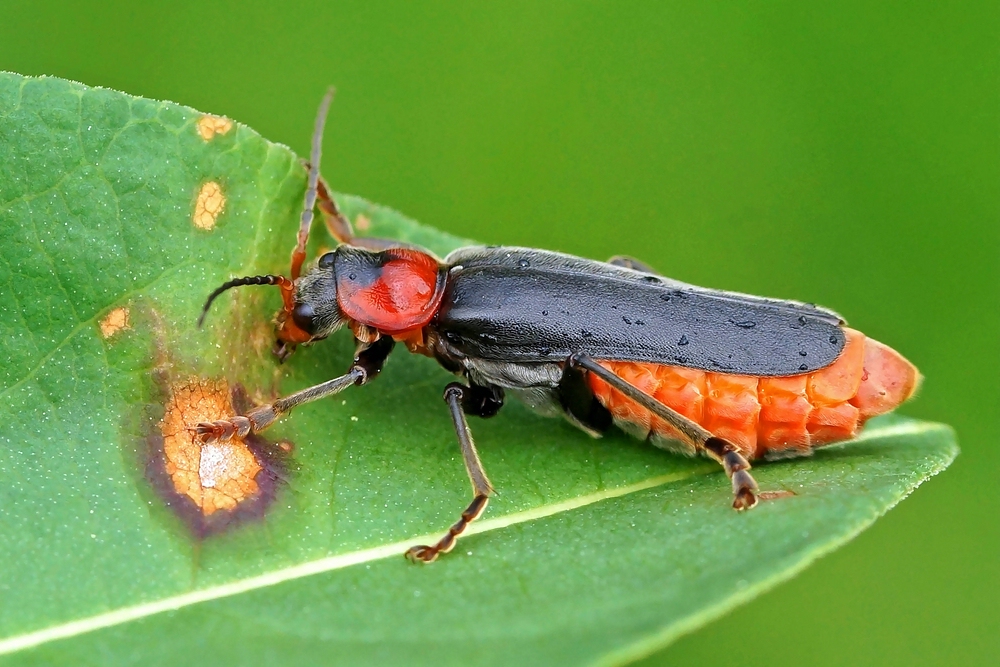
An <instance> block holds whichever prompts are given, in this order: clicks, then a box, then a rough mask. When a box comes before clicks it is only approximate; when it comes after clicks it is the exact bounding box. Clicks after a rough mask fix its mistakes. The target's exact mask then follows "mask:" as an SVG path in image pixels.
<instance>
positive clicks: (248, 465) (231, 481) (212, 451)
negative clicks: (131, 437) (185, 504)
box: [159, 377, 261, 516]
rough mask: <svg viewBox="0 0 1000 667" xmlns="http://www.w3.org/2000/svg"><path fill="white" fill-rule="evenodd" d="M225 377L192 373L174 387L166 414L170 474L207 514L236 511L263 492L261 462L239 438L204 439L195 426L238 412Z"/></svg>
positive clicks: (163, 423) (163, 426)
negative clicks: (259, 479)
mask: <svg viewBox="0 0 1000 667" xmlns="http://www.w3.org/2000/svg"><path fill="white" fill-rule="evenodd" d="M230 397H231V391H230V388H229V383H227V382H226V381H225V380H202V379H199V378H196V377H192V378H187V379H186V380H183V381H181V382H179V383H176V384H174V385H173V386H171V387H170V395H169V397H168V398H167V401H166V404H165V406H164V407H165V412H164V415H163V419H162V420H161V421H160V424H159V428H160V432H161V433H162V434H163V454H164V459H165V468H166V473H167V475H169V477H170V481H171V484H172V485H173V487H174V489H175V490H176V492H177V493H178V494H180V495H183V496H187V497H188V498H190V499H191V500H192V501H193V502H194V504H195V505H196V506H197V507H198V509H199V510H200V511H201V513H202V514H203V515H205V516H208V515H210V514H212V513H213V512H216V511H218V510H229V511H232V510H233V509H235V508H236V506H237V505H238V504H240V503H241V502H244V501H246V500H248V499H250V498H252V497H253V496H255V495H256V494H257V492H258V486H257V481H256V477H257V473H259V472H260V471H261V464H260V462H259V461H258V460H257V457H256V456H255V455H254V453H253V452H252V451H251V450H250V448H249V447H247V444H246V442H244V441H243V440H242V439H240V438H235V437H234V438H233V439H231V440H229V441H226V442H214V443H210V444H203V443H201V442H200V441H199V440H198V439H197V438H196V437H195V433H194V431H192V430H191V428H190V427H192V426H194V425H195V424H197V423H198V422H210V421H215V420H218V419H228V418H229V417H232V416H234V415H235V414H236V411H235V410H234V409H233V404H232V400H231V398H230Z"/></svg>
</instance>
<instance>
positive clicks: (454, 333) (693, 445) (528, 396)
mask: <svg viewBox="0 0 1000 667" xmlns="http://www.w3.org/2000/svg"><path fill="white" fill-rule="evenodd" d="M331 99H332V89H331V91H330V92H329V93H328V94H327V95H326V97H325V98H324V99H323V103H322V104H321V105H320V109H319V113H318V115H317V119H316V127H315V132H314V134H313V141H312V153H311V159H310V167H309V182H308V188H307V191H306V196H305V208H304V209H303V211H302V219H301V225H300V229H299V234H298V239H297V243H296V246H295V249H294V250H293V252H292V266H291V277H290V278H286V277H284V276H274V275H267V276H249V277H245V278H237V279H235V280H231V281H229V282H227V283H225V284H223V285H222V286H220V287H219V288H218V289H216V290H215V291H214V292H212V294H211V295H210V296H209V297H208V300H207V301H206V303H205V307H204V310H203V312H202V318H204V316H205V313H207V311H208V309H209V307H210V306H211V304H212V301H213V300H214V299H215V298H216V297H217V296H219V294H221V293H222V292H224V291H226V290H228V289H230V288H232V287H238V286H243V285H276V286H278V287H279V288H280V289H281V294H282V299H283V308H282V310H281V311H280V312H279V313H278V318H277V319H278V331H277V343H276V344H275V353H276V354H277V355H278V356H279V357H280V358H281V359H285V358H286V357H287V356H288V355H289V354H291V352H292V351H293V350H294V348H295V346H296V345H299V344H310V343H313V342H316V341H318V340H322V339H323V338H326V337H327V336H329V335H330V334H331V333H333V332H334V331H336V330H337V329H339V328H341V327H342V326H345V325H346V326H347V327H349V328H350V330H351V332H352V333H353V334H354V337H355V340H356V342H357V350H358V351H357V354H356V355H355V357H354V362H353V364H352V365H351V366H350V368H349V369H348V371H347V372H346V373H345V374H344V375H342V376H340V377H337V378H334V379H332V380H329V381H327V382H324V383H322V384H319V385H316V386H314V387H310V388H308V389H303V390H302V391H298V392H295V393H294V394H291V395H289V396H285V397H283V398H279V399H277V400H275V401H274V402H273V403H271V404H269V405H264V406H261V407H258V408H256V409H254V410H251V411H250V412H248V413H247V414H246V415H244V416H237V417H234V418H232V419H228V420H221V421H216V422H212V423H202V424H198V425H197V427H196V429H197V431H198V433H199V434H200V436H201V437H202V438H203V439H205V440H211V439H220V438H230V437H232V436H233V435H240V436H245V435H247V434H248V433H250V432H258V431H261V430H263V429H265V428H267V427H268V426H270V425H271V424H272V423H273V422H274V421H275V420H276V419H277V418H278V417H279V416H281V415H283V414H285V413H287V412H289V411H290V410H291V409H292V408H294V407H296V406H298V405H301V404H303V403H307V402H310V401H314V400H316V399H319V398H323V397H326V396H330V395H333V394H336V393H338V392H340V391H343V390H344V389H346V388H347V387H349V386H351V385H363V384H365V383H367V382H369V381H370V380H372V379H373V378H374V377H375V376H376V375H378V373H379V371H380V370H381V369H382V365H383V364H384V362H385V360H386V358H387V357H388V356H389V353H390V352H391V351H392V349H393V347H394V345H395V344H396V343H397V342H401V343H404V344H405V345H406V347H407V348H408V349H409V350H410V351H411V352H416V353H419V354H424V355H427V356H429V357H432V358H434V359H436V360H437V361H438V362H439V363H440V364H441V365H442V366H443V367H444V368H446V369H447V370H449V371H451V372H453V373H455V374H456V375H458V376H459V377H460V378H461V379H462V380H463V381H462V382H452V383H450V384H448V386H447V387H446V388H445V390H444V400H445V402H446V404H447V406H448V410H449V412H450V414H451V419H452V422H453V424H454V427H455V433H456V435H457V437H458V442H459V446H460V448H461V452H462V458H463V460H464V462H465V467H466V470H467V471H468V473H469V478H470V480H471V481H472V490H473V500H472V502H471V503H470V504H469V506H468V507H467V508H466V510H465V511H464V512H462V515H461V518H460V519H459V521H458V522H457V523H455V524H454V525H453V526H452V527H451V528H450V529H449V530H448V532H447V533H446V534H445V535H444V537H442V538H441V540H440V541H438V542H437V544H434V545H430V546H426V545H421V546H416V547H413V548H412V549H410V550H409V551H407V553H406V555H407V557H409V558H410V559H412V560H419V561H423V562H431V561H433V560H434V559H435V558H437V557H438V555H439V554H441V553H445V552H448V551H450V550H451V549H452V547H454V545H455V541H456V539H457V537H458V536H459V535H460V534H461V533H462V532H463V531H464V530H465V528H466V527H467V526H468V525H469V523H470V522H472V521H474V520H475V519H476V518H477V517H479V516H480V515H481V514H482V513H483V511H484V510H485V509H486V504H487V502H488V500H489V496H490V494H491V493H492V491H493V487H492V486H491V484H490V481H489V479H488V478H487V476H486V471H485V470H484V469H483V466H482V463H481V462H480V460H479V456H478V454H477V453H476V447H475V444H474V442H473V439H472V433H471V431H470V430H469V425H468V423H467V421H466V418H465V417H466V415H467V414H472V415H476V416H478V417H492V416H493V415H495V414H497V412H498V411H499V410H500V408H501V407H502V406H503V402H504V396H505V393H506V392H513V393H515V394H517V395H519V396H520V397H521V398H523V399H524V400H525V402H526V403H527V404H528V405H530V406H532V407H534V408H536V409H539V410H540V411H542V412H552V411H559V412H561V413H562V414H564V415H565V416H566V417H567V418H569V420H570V421H571V422H573V423H574V424H576V425H577V426H579V427H580V428H582V429H583V430H585V431H587V432H588V433H590V434H592V435H599V434H601V433H603V432H604V431H606V430H607V429H608V428H609V427H610V426H611V425H612V424H617V425H618V426H620V427H622V428H623V429H624V430H626V431H629V432H631V433H633V434H635V435H637V436H639V437H641V438H644V439H648V440H650V441H651V442H652V443H653V444H655V445H658V446H662V447H665V448H667V449H672V450H677V451H681V452H683V453H685V454H689V455H694V454H699V453H700V454H705V455H707V456H710V457H711V458H713V459H715V460H716V461H718V462H719V463H720V464H721V465H722V467H723V469H724V470H725V472H726V474H727V475H728V476H729V478H730V479H731V481H732V487H733V507H734V508H735V509H738V510H745V509H749V508H751V507H753V506H754V505H755V504H756V503H757V493H758V489H757V483H756V482H755V481H754V479H753V477H752V476H751V474H750V463H749V460H752V459H757V458H762V457H781V456H789V455H803V454H808V453H810V452H811V451H812V448H813V447H816V446H819V445H824V444H828V443H831V442H836V441H839V440H844V439H847V438H850V437H852V436H854V435H855V434H856V433H857V432H858V430H859V429H860V427H861V426H862V425H863V424H864V422H865V421H866V420H867V419H868V418H870V417H872V416H875V415H878V414H882V413H884V412H888V411H890V410H892V409H893V408H895V407H896V406H897V405H899V404H900V403H902V402H903V401H905V400H906V399H907V398H909V397H910V396H911V395H912V394H913V392H914V391H915V389H916V387H917V385H918V384H919V381H920V375H919V373H918V372H917V370H916V368H915V367H914V366H913V365H912V364H911V363H910V362H908V361H907V360H906V359H904V358H903V357H902V356H901V355H900V354H898V353H897V352H895V351H894V350H892V349H891V348H889V347H887V346H885V345H883V344H881V343H879V342H877V341H874V340H872V339H870V338H866V337H865V336H864V335H863V334H861V333H859V332H857V331H854V330H853V329H849V328H847V327H846V326H845V322H844V320H843V319H842V318H841V317H840V316H839V315H837V314H836V313H834V312H832V311H830V310H826V309H824V308H819V307H816V306H812V305H807V304H803V303H798V302H793V301H779V300H774V299H765V298H761V297H755V296H748V295H745V294H737V293H733V292H722V291H718V290H711V289H705V288H701V287H695V286H693V285H687V284H684V283H681V282H677V281H675V280H671V279H669V278H665V277H663V276H659V275H656V274H655V273H654V272H653V271H652V270H650V269H649V268H648V267H647V266H645V265H644V264H642V263H641V262H639V261H637V260H634V259H630V258H626V257H616V258H612V259H611V260H610V261H609V262H606V263H605V262H596V261H592V260H588V259H581V258H579V257H573V256H570V255H565V254H561V253H555V252H549V251H545V250H535V249H529V248H516V247H502V246H500V247H478V246H477V247H468V248H460V249H458V250H455V251H454V252H452V253H451V254H449V255H448V256H447V257H445V258H444V260H439V259H438V258H436V257H434V256H433V255H432V254H430V253H429V252H427V251H425V250H422V249H419V248H415V247H412V246H407V245H405V244H399V243H395V242H392V241H387V240H383V239H370V238H357V237H355V236H354V234H353V231H352V229H351V225H350V222H349V221H348V220H347V219H346V218H345V217H344V216H343V215H341V213H340V211H339V210H338V209H337V206H336V203H335V202H334V201H333V199H332V198H331V197H330V195H329V193H328V191H327V188H326V186H325V184H324V183H323V181H322V180H321V179H320V176H319V162H320V144H321V139H322V132H323V125H324V123H325V119H326V113H327V110H328V108H329V104H330V101H331ZM317 202H318V204H319V208H320V211H321V212H322V214H323V217H324V220H325V221H326V223H327V226H328V228H329V229H330V231H331V233H332V234H333V235H334V236H335V237H336V238H337V239H338V240H339V241H340V242H341V245H339V246H338V247H337V248H336V249H335V250H334V251H332V252H328V253H326V254H324V255H323V256H322V257H320V258H319V259H318V261H317V262H316V263H315V264H314V265H312V266H311V267H310V268H308V269H307V270H306V271H305V273H302V270H301V269H302V266H303V263H304V261H305V257H306V241H307V239H308V237H309V229H310V226H311V223H312V218H313V209H314V207H315V205H316V204H317ZM200 321H201V320H199V323H200Z"/></svg>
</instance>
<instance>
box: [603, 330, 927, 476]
mask: <svg viewBox="0 0 1000 667" xmlns="http://www.w3.org/2000/svg"><path fill="white" fill-rule="evenodd" d="M844 331H845V333H846V334H847V342H846V344H845V346H844V350H843V351H842V352H841V354H840V356H839V357H838V358H837V360H836V361H835V362H834V363H833V364H831V365H830V366H827V367H826V368H823V369H821V370H818V371H813V372H811V373H806V374H803V375H793V376H789V377H776V378H758V377H750V376H745V375H727V374H724V373H710V372H707V371H701V370H696V369H692V368H682V367H678V366H663V365H659V364H651V363H638V362H631V361H601V362H600V363H601V365H602V366H604V367H606V368H608V369H609V370H611V371H613V372H614V373H615V374H617V375H619V376H620V377H622V378H623V379H624V380H626V381H627V382H629V383H630V384H633V385H635V386H636V387H638V388H639V389H641V390H642V391H643V392H645V393H647V394H649V395H651V396H654V397H655V398H656V399H657V400H659V401H661V402H662V403H664V404H666V405H667V406H669V407H671V408H673V409H674V410H676V411H677V412H679V413H681V414H682V415H684V416H685V417H688V418H690V419H692V420H694V421H696V422H698V423H699V424H701V425H702V426H703V427H705V428H706V429H708V430H709V431H711V432H712V434H713V435H716V436H719V437H722V438H726V439H727V440H729V441H730V442H732V443H734V444H735V445H737V446H738V447H739V448H740V450H741V451H742V453H743V454H744V456H747V457H748V458H751V457H754V458H755V457H760V456H763V455H765V454H767V453H769V452H770V453H772V454H774V453H778V452H781V451H782V450H791V451H786V453H796V452H801V453H805V452H808V450H809V448H810V447H815V446H818V445H825V444H828V443H831V442H836V441H838V440H846V439H849V438H852V437H854V436H855V435H857V433H858V431H859V430H860V429H861V427H862V426H863V425H864V423H865V421H866V420H868V419H869V418H870V417H874V416H875V415H880V414H882V413H885V412H889V411H890V410H892V409H893V408H895V407H896V406H897V405H899V404H900V403H902V402H903V401H905V400H906V399H908V398H909V397H910V396H912V395H913V392H914V391H915V390H916V388H917V385H918V384H919V383H920V373H918V372H917V369H916V367H914V366H913V364H911V363H910V362H909V361H907V360H906V359H905V358H903V356H902V355H900V354H899V353H898V352H896V351H895V350H893V349H892V348H890V347H887V346H885V345H883V344H882V343H879V342H878V341H875V340H872V339H870V338H867V337H865V335H864V334H862V333H861V332H859V331H855V330H853V329H844ZM588 381H589V383H590V388H591V390H592V391H593V392H594V395H595V396H596V397H597V400H598V401H600V402H601V404H602V405H604V407H605V408H607V409H608V410H609V411H610V412H611V415H612V416H613V417H614V418H615V422H616V423H617V424H619V425H620V426H622V427H624V428H625V429H626V430H627V431H629V432H631V433H633V434H635V435H637V436H639V437H642V438H650V439H652V440H654V442H655V441H668V442H669V441H676V440H678V439H679V438H678V436H677V434H676V432H675V431H674V430H673V429H672V428H671V427H670V426H669V425H667V424H665V423H664V422H663V421H662V420H660V419H659V418H657V417H655V416H653V415H652V413H650V412H649V411H648V410H646V409H645V408H643V407H642V406H640V405H638V404H637V403H635V402H634V401H632V400H630V399H628V398H626V397H625V396H623V395H622V394H621V393H620V392H618V391H617V390H616V389H612V388H611V387H609V386H608V385H607V384H606V383H605V382H604V381H603V380H601V379H600V378H598V377H596V376H595V375H593V374H590V375H589V376H588ZM690 453H694V452H693V451H691V452H690Z"/></svg>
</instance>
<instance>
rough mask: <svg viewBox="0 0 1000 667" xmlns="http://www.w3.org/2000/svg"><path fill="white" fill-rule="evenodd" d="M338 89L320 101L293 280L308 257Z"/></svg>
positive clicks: (332, 88)
mask: <svg viewBox="0 0 1000 667" xmlns="http://www.w3.org/2000/svg"><path fill="white" fill-rule="evenodd" d="M335 92H337V89H336V88H334V87H333V86H330V87H329V88H328V89H327V91H326V95H324V96H323V101H322V102H320V103H319V111H317V112H316V126H315V127H314V128H313V137H312V150H311V151H310V153H309V186H308V187H307V188H306V201H305V206H304V207H303V209H302V219H301V221H300V222H299V236H298V242H297V243H296V244H295V250H293V251H292V280H295V279H297V278H298V277H299V272H300V271H301V269H302V262H304V261H305V258H306V242H307V241H308V240H309V228H310V227H312V221H313V208H315V206H316V192H317V188H318V183H319V161H320V157H321V156H322V153H323V126H324V125H326V114H327V112H328V111H329V110H330V103H331V102H333V95H334V93H335Z"/></svg>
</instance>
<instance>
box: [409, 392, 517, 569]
mask: <svg viewBox="0 0 1000 667" xmlns="http://www.w3.org/2000/svg"><path fill="white" fill-rule="evenodd" d="M444 400H445V402H446V403H447V404H448V410H449V412H450V413H451V421H452V424H454V426H455V435H457V436H458V444H459V447H460V448H461V450H462V460H463V461H464V462H465V470H466V472H468V473H469V481H471V482H472V495H473V498H472V502H471V503H469V506H468V507H467V508H465V511H464V512H462V516H461V518H459V520H458V521H457V522H455V525H453V526H452V527H451V528H449V529H448V532H447V533H445V536H444V537H442V538H441V539H440V540H438V542H437V544H435V545H433V546H427V545H420V546H416V547H412V548H410V549H409V550H408V551H407V552H406V557H407V558H409V559H410V560H411V561H413V562H417V561H420V562H423V563H431V562H433V561H434V560H435V559H437V557H438V556H439V555H440V554H443V553H448V552H449V551H451V550H452V548H453V547H454V546H455V542H456V540H458V536H459V535H461V534H462V533H463V532H465V529H466V528H467V527H468V526H469V524H470V523H472V522H473V521H475V520H476V519H478V518H479V517H480V515H481V514H482V513H483V512H484V511H485V510H486V503H488V502H489V500H490V494H491V493H493V486H492V485H491V484H490V480H489V478H487V477H486V471H485V470H484V469H483V462H482V461H480V460H479V453H478V452H477V451H476V443H475V442H473V440H472V431H470V430H469V423H468V422H467V421H466V420H465V413H466V412H468V413H470V414H474V415H477V416H479V417H492V416H493V415H495V414H496V413H497V411H498V410H500V407H501V406H502V405H503V390H502V389H500V388H498V387H480V386H478V385H472V386H471V387H466V386H465V385H463V384H460V383H458V382H452V383H451V384H449V385H448V386H447V387H445V390H444Z"/></svg>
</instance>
